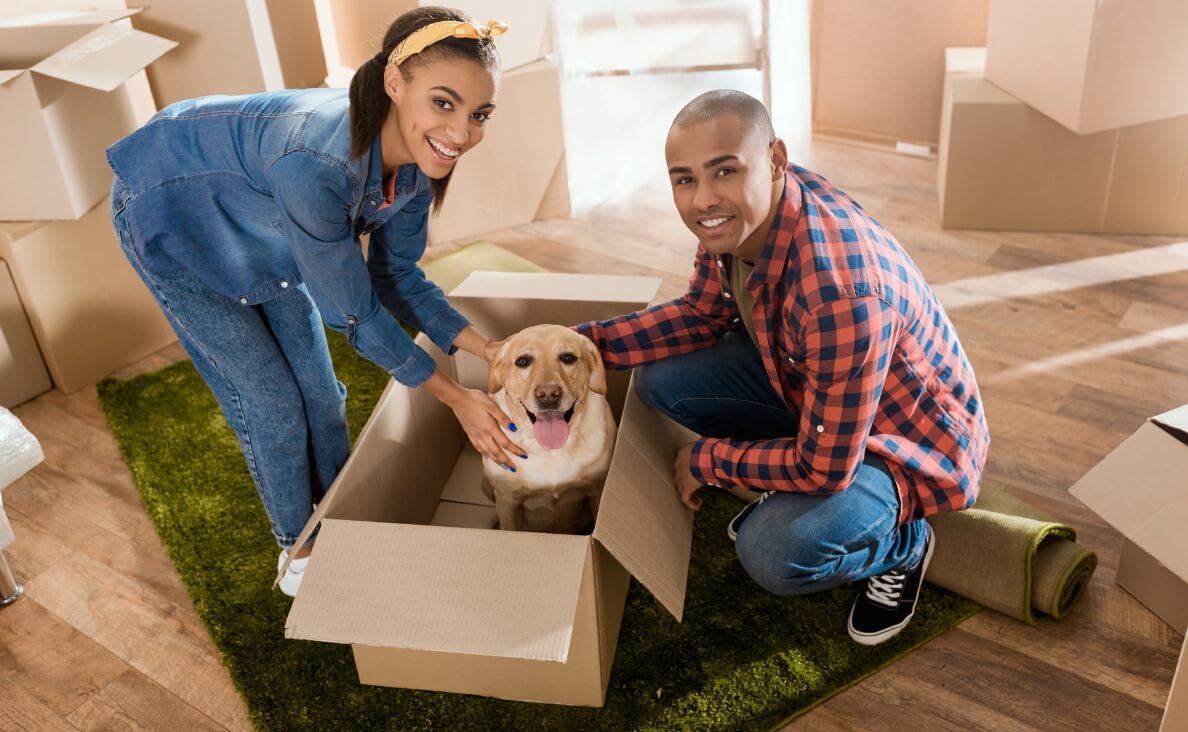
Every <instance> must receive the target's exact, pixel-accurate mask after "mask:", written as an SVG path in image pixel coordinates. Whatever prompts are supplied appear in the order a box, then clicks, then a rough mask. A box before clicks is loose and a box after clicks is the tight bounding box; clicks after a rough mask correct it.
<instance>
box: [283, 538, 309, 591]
mask: <svg viewBox="0 0 1188 732" xmlns="http://www.w3.org/2000/svg"><path fill="white" fill-rule="evenodd" d="M288 558H289V553H288V552H287V551H285V550H284V549H281V553H280V557H278V558H277V560H276V571H277V572H279V571H280V568H281V567H283V566H284V564H285V560H286V559H288ZM307 564H309V557H302V558H301V559H294V560H293V561H292V562H290V563H289V568H288V569H286V570H285V576H284V577H281V581H280V591H281V592H283V593H285V594H286V595H288V596H289V597H297V588H299V587H301V578H302V577H303V576H304V574H303V572H305V565H307Z"/></svg>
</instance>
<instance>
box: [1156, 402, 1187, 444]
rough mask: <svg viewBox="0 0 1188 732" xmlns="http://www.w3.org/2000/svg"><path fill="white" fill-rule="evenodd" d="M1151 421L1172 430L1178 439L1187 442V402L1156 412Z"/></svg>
mask: <svg viewBox="0 0 1188 732" xmlns="http://www.w3.org/2000/svg"><path fill="white" fill-rule="evenodd" d="M1151 421H1152V422H1155V423H1156V424H1159V425H1161V426H1163V427H1164V428H1165V429H1167V430H1170V431H1172V432H1173V433H1174V434H1175V435H1176V436H1177V437H1178V438H1179V439H1180V441H1182V442H1188V404H1185V405H1184V406H1182V407H1176V408H1175V409H1172V410H1170V411H1167V412H1164V413H1163V414H1157V415H1155V416H1154V417H1152V418H1151Z"/></svg>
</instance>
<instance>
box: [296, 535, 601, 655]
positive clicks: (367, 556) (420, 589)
mask: <svg viewBox="0 0 1188 732" xmlns="http://www.w3.org/2000/svg"><path fill="white" fill-rule="evenodd" d="M588 547H589V539H588V538H587V537H584V536H564V535H553V534H538V533H533V532H513V531H491V530H485V529H459V528H452V527H444V526H418V525H414V524H384V523H374V522H365V521H341V520H335V519H327V520H326V521H324V522H323V524H322V530H321V533H320V534H319V535H318V544H317V549H316V550H315V551H314V553H313V555H312V556H311V557H310V561H309V566H308V567H306V569H305V577H304V578H303V579H302V580H301V591H300V592H298V593H297V597H296V599H295V600H294V601H293V606H292V608H291V609H290V610H289V617H288V620H287V621H286V622H285V637H286V638H298V639H302V640H316V641H325V642H329V643H353V644H361V645H367V646H381V647H390V648H411V649H419V650H426V651H439V652H446V653H465V654H474V655H481V656H503V657H511V658H524V659H532V660H537V661H556V662H559V663H563V662H565V660H566V659H567V658H568V655H569V644H570V638H571V636H572V633H573V624H574V620H575V616H576V612H577V601H578V595H579V594H580V592H579V591H580V588H581V581H582V572H583V568H584V565H585V560H586V553H587V551H588Z"/></svg>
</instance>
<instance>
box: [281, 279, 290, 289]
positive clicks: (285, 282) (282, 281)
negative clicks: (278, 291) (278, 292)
mask: <svg viewBox="0 0 1188 732" xmlns="http://www.w3.org/2000/svg"><path fill="white" fill-rule="evenodd" d="M288 286H289V283H288V281H287V280H281V288H282V289H283V288H285V287H288Z"/></svg>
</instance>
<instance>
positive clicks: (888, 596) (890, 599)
mask: <svg viewBox="0 0 1188 732" xmlns="http://www.w3.org/2000/svg"><path fill="white" fill-rule="evenodd" d="M906 579H907V573H906V572H888V573H886V574H880V575H876V576H874V577H871V578H870V580H869V581H868V582H867V583H866V596H867V597H868V598H870V599H871V600H872V601H874V602H877V603H879V604H880V605H886V606H887V607H890V608H895V607H898V606H899V597H900V596H901V595H902V594H903V583H904V580H906Z"/></svg>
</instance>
